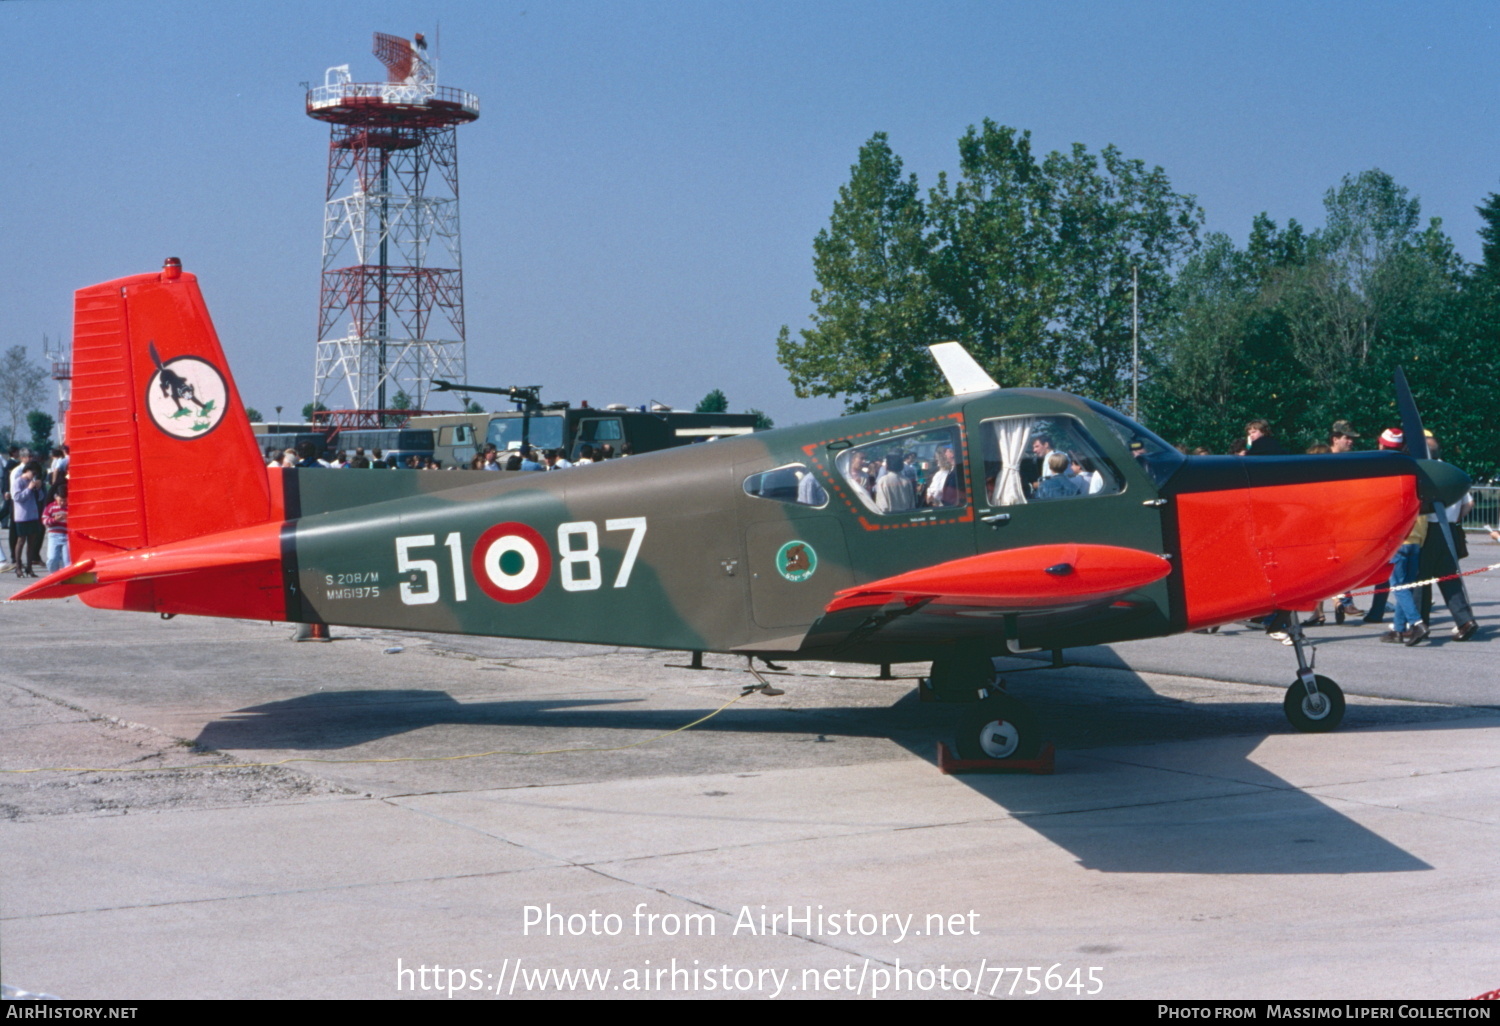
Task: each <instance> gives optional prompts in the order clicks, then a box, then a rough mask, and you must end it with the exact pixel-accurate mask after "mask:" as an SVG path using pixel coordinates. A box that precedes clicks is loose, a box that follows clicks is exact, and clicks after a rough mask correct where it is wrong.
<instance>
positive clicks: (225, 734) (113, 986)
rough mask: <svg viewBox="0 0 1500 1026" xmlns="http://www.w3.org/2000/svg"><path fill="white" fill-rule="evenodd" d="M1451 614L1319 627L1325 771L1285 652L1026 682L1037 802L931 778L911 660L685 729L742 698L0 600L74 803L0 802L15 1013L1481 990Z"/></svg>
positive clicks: (1487, 888)
mask: <svg viewBox="0 0 1500 1026" xmlns="http://www.w3.org/2000/svg"><path fill="white" fill-rule="evenodd" d="M1475 549H1476V554H1475V558H1474V559H1471V560H1470V561H1468V563H1467V564H1466V566H1478V565H1483V564H1486V563H1492V562H1496V561H1500V547H1497V546H1492V545H1476V546H1475ZM1469 580H1470V590H1471V595H1472V596H1473V598H1474V600H1475V605H1476V609H1477V611H1478V613H1479V617H1480V621H1481V624H1484V625H1485V626H1484V627H1483V628H1482V630H1481V632H1480V634H1479V636H1478V637H1477V638H1476V639H1473V640H1471V641H1468V642H1463V643H1458V642H1453V641H1451V640H1445V639H1443V638H1442V637H1441V635H1442V633H1443V631H1442V629H1443V628H1445V627H1446V624H1445V622H1443V621H1442V619H1441V618H1438V620H1439V622H1438V625H1437V626H1438V627H1439V628H1440V630H1439V631H1438V632H1437V636H1438V640H1437V641H1435V642H1434V643H1432V644H1428V645H1423V646H1418V647H1414V648H1410V649H1408V648H1404V647H1402V646H1392V645H1382V644H1379V643H1378V642H1377V641H1376V640H1375V639H1376V634H1377V633H1378V630H1377V629H1376V628H1371V627H1344V628H1335V627H1332V626H1329V627H1324V628H1317V629H1312V631H1311V633H1312V635H1313V637H1314V638H1315V640H1317V641H1318V643H1319V644H1318V647H1319V667H1318V669H1319V672H1321V673H1324V674H1326V675H1328V676H1330V677H1333V678H1334V679H1335V680H1337V681H1339V682H1340V684H1341V685H1342V686H1343V687H1344V689H1345V691H1346V693H1347V694H1348V695H1349V711H1348V715H1347V717H1346V720H1345V726H1344V727H1343V728H1342V729H1340V730H1339V731H1338V732H1336V733H1333V734H1328V735H1302V734H1297V733H1295V732H1294V731H1292V730H1291V728H1290V727H1289V726H1288V725H1287V723H1286V721H1285V719H1284V718H1283V716H1282V713H1281V699H1282V693H1283V690H1284V688H1285V686H1286V684H1287V683H1289V682H1290V681H1291V679H1292V676H1293V669H1294V659H1293V656H1292V652H1291V650H1290V649H1289V648H1284V647H1283V646H1281V645H1279V644H1277V643H1276V642H1274V641H1272V640H1270V639H1267V638H1265V637H1264V636H1263V635H1261V634H1259V633H1257V632H1252V631H1249V630H1242V629H1239V628H1230V629H1226V630H1224V631H1221V632H1220V633H1218V634H1215V635H1186V636H1181V637H1176V638H1170V639H1160V640H1156V641H1148V642H1136V643H1132V644H1129V645H1121V646H1114V647H1112V648H1100V649H1080V650H1069V651H1068V652H1067V653H1066V656H1067V661H1068V665H1066V666H1064V667H1063V668H1060V669H1052V668H1048V667H1045V666H1042V665H1039V664H1038V663H1036V662H1035V661H1033V660H1026V659H1013V660H1004V661H1002V663H1001V666H1002V669H1004V670H1005V672H1006V676H1007V680H1008V686H1009V689H1010V691H1011V692H1012V693H1013V694H1016V695H1019V696H1020V697H1022V698H1025V699H1026V700H1027V701H1028V702H1030V703H1031V704H1032V706H1033V708H1034V709H1035V710H1036V711H1037V714H1038V716H1039V718H1040V720H1041V722H1042V724H1043V727H1044V728H1045V731H1046V733H1047V735H1048V736H1049V737H1050V738H1052V739H1053V740H1054V741H1055V743H1056V745H1057V748H1058V755H1057V772H1056V774H1055V775H1052V776H1029V775H1015V776H1011V775H1007V776H968V777H950V776H944V775H942V774H940V773H939V772H938V771H937V769H936V767H935V765H934V749H935V746H936V742H937V741H938V740H939V739H944V738H948V737H949V736H950V735H951V733H952V728H951V717H952V715H953V708H952V707H949V706H941V705H933V704H924V703H920V702H918V701H916V698H915V695H914V694H913V691H912V683H913V680H912V678H913V677H915V675H916V674H918V673H920V672H924V671H925V667H920V666H904V667H896V668H895V674H896V675H897V677H898V678H899V679H897V680H879V679H875V676H874V673H873V669H872V670H871V671H864V670H862V669H861V668H858V667H855V668H850V667H832V666H829V665H826V664H800V665H794V666H792V667H790V668H789V671H790V672H788V673H786V674H780V675H776V676H775V678H774V680H775V682H776V684H777V686H778V687H781V688H784V689H785V692H786V693H785V694H784V695H782V696H779V697H771V698H768V697H765V696H762V695H758V694H757V695H751V696H749V697H746V698H744V699H741V700H740V701H738V702H735V703H733V704H732V705H730V706H729V707H728V708H726V709H724V710H723V711H722V712H720V713H719V714H718V715H716V716H714V717H713V718H711V719H709V720H707V721H706V722H703V723H701V724H699V725H697V726H695V727H693V728H691V729H688V730H682V731H677V732H675V733H667V732H668V731H673V730H675V728H679V727H682V726H683V725H685V724H687V723H690V722H691V721H693V720H695V719H698V718H699V717H702V716H704V715H705V714H707V713H710V712H711V711H713V710H714V709H716V708H718V707H720V706H721V705H723V704H724V703H726V702H729V701H730V700H731V699H733V698H735V696H736V695H738V693H739V688H740V686H741V685H743V684H745V683H748V682H750V678H749V676H748V675H747V674H746V673H745V672H744V671H743V670H742V669H741V668H740V667H741V666H742V663H740V662H738V661H736V660H733V659H730V658H728V657H714V656H709V657H707V662H708V665H709V666H710V667H711V669H709V670H707V671H695V670H692V669H689V668H687V667H686V659H685V656H684V654H683V653H673V652H651V651H646V650H638V649H606V648H596V647H591V646H582V645H555V644H545V643H538V642H526V641H512V640H505V639H490V638H461V637H444V636H437V635H417V634H406V633H400V632H380V631H361V630H354V629H340V628H335V629H334V635H335V638H336V640H335V641H334V642H333V643H331V644H292V643H291V642H289V641H288V640H287V639H288V637H289V635H290V633H291V629H290V628H289V627H288V626H287V625H282V624H278V625H268V624H263V623H251V622H244V621H221V620H206V619H193V618H187V617H183V618H178V619H174V620H171V621H162V620H160V619H158V618H156V617H153V616H144V615H140V614H129V613H108V612H100V611H96V610H91V609H88V608H87V607H85V606H83V605H81V604H80V603H79V602H77V601H76V600H68V601H65V602H47V603H43V602H36V603H17V604H15V605H7V606H5V607H4V610H3V616H4V618H5V625H6V635H7V637H8V638H9V639H10V640H11V642H12V643H11V644H10V645H9V646H7V648H8V652H9V653H10V656H9V658H7V660H6V662H5V666H4V668H3V669H0V702H3V703H4V709H5V717H4V720H3V723H0V737H3V738H4V743H3V745H0V768H3V769H6V770H19V769H34V768H39V767H58V766H68V767H84V768H86V769H88V770H89V771H88V772H55V771H54V772H44V773H31V774H10V773H7V774H3V775H0V865H3V866H4V867H5V871H4V873H3V876H0V966H3V977H4V982H5V983H6V984H9V985H12V986H17V987H22V988H24V989H26V990H30V991H42V992H46V993H51V994H56V995H59V996H63V997H68V998H80V999H81V998H115V999H144V998H171V997H235V998H260V997H343V998H385V997H419V998H420V997H426V998H440V999H444V1000H447V999H448V998H449V995H450V991H451V996H452V998H453V999H458V998H476V997H490V998H492V999H493V998H495V997H504V998H511V999H514V998H517V997H522V996H543V995H545V996H567V995H579V996H587V995H589V994H593V995H594V996H609V997H631V996H641V995H646V996H695V997H720V996H756V997H781V998H786V997H807V996H835V997H854V996H859V997H869V996H872V994H875V993H877V991H879V996H902V997H909V996H917V997H922V996H931V997H939V996H948V997H961V996H968V997H974V996H976V995H977V996H985V997H994V998H1002V997H1003V998H1006V999H1014V998H1017V997H1022V996H1026V992H1027V991H1029V990H1035V992H1036V993H1035V996H1041V997H1049V996H1050V997H1057V998H1068V999H1076V998H1079V997H1087V996H1088V995H1089V994H1090V993H1091V992H1092V993H1094V994H1096V995H1097V996H1102V997H1105V998H1110V997H1116V998H1119V997H1133V998H1214V997H1217V998H1268V999H1269V998H1283V999H1287V998H1398V999H1416V998H1463V997H1470V996H1473V995H1475V994H1479V993H1481V992H1484V991H1488V990H1491V989H1493V988H1495V987H1497V986H1500V936H1497V932H1496V931H1495V929H1494V926H1493V924H1494V922H1495V921H1496V913H1497V911H1500V888H1497V887H1496V879H1495V878H1496V875H1497V871H1500V860H1497V858H1496V856H1495V854H1494V853H1495V851H1496V850H1497V848H1500V845H1497V841H1500V801H1497V798H1500V731H1496V729H1495V728H1496V726H1497V725H1500V703H1497V701H1496V691H1495V686H1496V684H1497V683H1500V674H1496V673H1495V671H1494V666H1495V656H1494V653H1495V651H1496V650H1495V648H1494V647H1493V646H1494V643H1495V640H1496V635H1497V633H1500V631H1497V629H1496V627H1495V623H1496V622H1497V621H1496V613H1497V612H1500V577H1497V576H1496V575H1495V574H1482V575H1478V576H1476V577H1471V578H1470V579H1469ZM14 587H15V586H14V584H13V583H0V597H3V596H4V595H8V594H9V593H10V592H11V591H13V590H14ZM1362 604H1363V603H1362ZM831 674H839V675H831ZM662 735H664V736H662ZM639 742H644V743H639ZM629 745H635V747H625V746H629ZM559 749H561V750H565V751H557V750H559ZM574 749H586V750H581V751H580V750H574ZM497 751H499V752H505V753H536V752H555V754H490V755H483V753H492V752H497ZM475 755H483V757H477V758H470V757H466V756H475ZM284 760H320V761H290V762H283V761H284ZM401 760H427V761H401ZM275 763H283V764H281V765H270V764H275ZM246 764H251V765H246ZM179 767H180V768H179ZM127 770H128V771H134V770H146V772H125V771H127ZM789 910H790V917H791V920H792V921H791V922H790V924H788V922H787V920H788V914H789ZM549 912H550V913H551V915H552V918H549V915H548V913H549ZM775 915H779V917H780V918H779V919H776V920H772V919H771V918H770V917H772V916H775ZM611 917H614V918H611ZM763 917H764V918H763ZM434 967H440V969H434ZM1033 969H1034V971H1032V972H1029V973H1028V970H1033ZM1074 970H1077V972H1076V973H1075V972H1074ZM582 971H586V972H588V973H589V974H591V975H587V976H582V975H577V974H578V973H579V972H582ZM605 971H607V972H608V973H609V975H608V977H607V978H606V977H605V976H603V975H602V974H603V973H604V972H605ZM1049 971H1050V973H1051V975H1048V974H1049ZM557 972H568V973H571V974H574V975H571V976H569V977H568V978H566V979H563V978H559V977H558V976H557V975H555V974H556V973H557ZM549 974H551V975H549ZM497 992H498V993H497Z"/></svg>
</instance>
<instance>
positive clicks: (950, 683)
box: [927, 655, 995, 702]
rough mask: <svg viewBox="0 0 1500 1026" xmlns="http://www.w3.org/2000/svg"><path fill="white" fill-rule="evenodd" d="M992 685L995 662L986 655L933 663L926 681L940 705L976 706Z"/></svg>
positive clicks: (957, 657)
mask: <svg viewBox="0 0 1500 1026" xmlns="http://www.w3.org/2000/svg"><path fill="white" fill-rule="evenodd" d="M994 682H995V662H994V660H992V659H991V658H990V657H989V656H987V655H953V656H944V657H943V658H941V659H934V660H933V661H932V674H931V676H929V677H928V678H927V683H928V686H929V688H930V690H931V693H932V697H933V698H935V699H937V700H938V701H939V702H977V701H979V692H980V690H981V689H983V688H987V687H989V686H990V685H992V684H993V683H994Z"/></svg>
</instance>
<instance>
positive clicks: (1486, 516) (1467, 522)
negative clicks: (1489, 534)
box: [1463, 485, 1500, 531]
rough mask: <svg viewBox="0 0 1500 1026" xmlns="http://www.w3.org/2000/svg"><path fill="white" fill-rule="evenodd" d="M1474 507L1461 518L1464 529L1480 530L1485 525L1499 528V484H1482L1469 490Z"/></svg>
mask: <svg viewBox="0 0 1500 1026" xmlns="http://www.w3.org/2000/svg"><path fill="white" fill-rule="evenodd" d="M1469 495H1470V497H1471V498H1473V500H1474V508H1473V509H1471V510H1469V512H1468V514H1467V515H1466V516H1465V517H1464V519H1463V529H1464V530H1465V531H1482V530H1484V529H1485V527H1486V526H1488V527H1496V528H1500V486H1496V485H1482V486H1476V487H1474V488H1471V489H1470V490H1469Z"/></svg>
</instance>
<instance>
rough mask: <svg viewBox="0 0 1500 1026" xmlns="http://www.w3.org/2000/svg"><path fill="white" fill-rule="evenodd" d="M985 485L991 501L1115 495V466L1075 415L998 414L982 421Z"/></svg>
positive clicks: (1118, 485) (1117, 477)
mask: <svg viewBox="0 0 1500 1026" xmlns="http://www.w3.org/2000/svg"><path fill="white" fill-rule="evenodd" d="M983 431H984V438H983V444H984V486H985V495H986V496H987V497H988V499H989V501H990V504H991V505H993V506H1019V505H1023V504H1025V503H1031V502H1046V501H1049V500H1052V499H1074V498H1080V497H1086V496H1090V495H1114V494H1116V493H1117V492H1119V491H1120V490H1121V489H1122V488H1123V487H1124V482H1123V480H1122V479H1121V476H1120V470H1119V468H1118V467H1116V466H1115V465H1114V462H1113V461H1111V460H1110V459H1109V457H1107V456H1105V455H1104V454H1103V453H1102V452H1101V451H1100V450H1099V446H1098V444H1097V443H1096V442H1095V441H1094V439H1093V437H1092V436H1090V435H1089V433H1088V431H1087V430H1085V429H1084V426H1083V424H1082V423H1081V422H1079V420H1078V419H1077V418H1076V417H1067V416H1022V417H1000V418H999V419H997V420H987V421H985V422H984V429H983Z"/></svg>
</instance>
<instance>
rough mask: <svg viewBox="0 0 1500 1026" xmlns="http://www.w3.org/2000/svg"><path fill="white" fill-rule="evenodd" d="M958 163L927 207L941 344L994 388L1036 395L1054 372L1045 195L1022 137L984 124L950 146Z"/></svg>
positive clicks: (1055, 283)
mask: <svg viewBox="0 0 1500 1026" xmlns="http://www.w3.org/2000/svg"><path fill="white" fill-rule="evenodd" d="M958 155H959V174H958V179H957V180H956V182H955V183H954V185H953V187H952V189H951V190H950V189H949V186H948V178H947V175H946V174H944V175H941V176H939V178H938V184H937V188H936V189H934V190H933V192H932V196H931V198H930V207H931V210H932V222H933V234H934V243H935V245H934V248H935V250H936V253H935V255H934V258H933V264H934V267H933V271H932V276H933V280H934V284H935V285H936V287H937V290H938V293H939V295H940V299H939V304H940V307H941V309H942V312H943V315H944V318H945V320H946V321H947V324H948V326H949V329H950V330H949V331H948V332H947V334H948V335H949V337H951V338H955V339H957V340H958V341H960V342H962V343H964V345H965V346H966V347H967V348H968V350H969V352H970V353H971V354H972V355H973V356H974V358H975V359H977V360H978V361H979V362H980V364H982V365H983V366H984V367H985V369H987V370H988V371H989V372H990V375H991V376H992V377H993V378H994V379H995V380H996V381H997V382H998V383H999V384H1001V385H1002V386H1007V387H1009V386H1025V385H1039V386H1046V385H1048V384H1051V383H1052V382H1051V374H1052V372H1053V370H1054V369H1055V368H1056V367H1057V366H1058V354H1057V353H1056V351H1055V350H1053V348H1052V347H1051V345H1050V342H1051V339H1050V338H1049V335H1048V331H1047V327H1048V323H1049V321H1050V320H1051V319H1052V316H1053V313H1054V310H1055V307H1056V303H1057V297H1058V294H1059V291H1060V287H1061V282H1060V280H1059V275H1058V269H1057V268H1056V267H1055V266H1054V265H1053V262H1052V256H1053V254H1052V252H1051V250H1052V248H1053V247H1052V242H1053V235H1054V222H1053V206H1052V198H1053V197H1052V195H1051V192H1052V190H1051V188H1050V187H1049V184H1048V182H1047V180H1046V176H1045V174H1044V172H1043V169H1042V166H1041V165H1040V164H1039V163H1038V162H1037V160H1036V157H1035V156H1034V155H1033V154H1032V152H1031V133H1030V132H1019V131H1017V130H1016V129H1014V128H1010V127H1007V126H1004V125H997V124H995V123H994V122H993V121H990V120H989V119H987V118H986V119H985V121H984V122H983V125H982V127H981V128H980V129H977V130H976V129H975V128H974V127H972V126H970V128H969V130H968V131H967V132H966V133H965V134H964V136H963V138H961V139H959V141H958ZM924 356H925V354H924ZM928 362H929V363H930V362H931V361H930V359H929V360H928Z"/></svg>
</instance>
